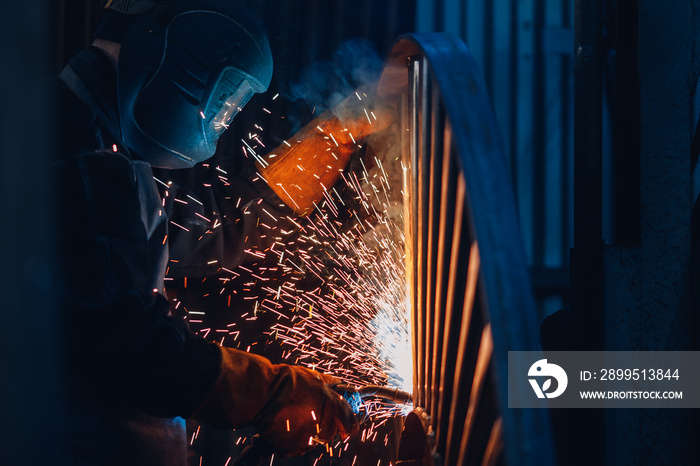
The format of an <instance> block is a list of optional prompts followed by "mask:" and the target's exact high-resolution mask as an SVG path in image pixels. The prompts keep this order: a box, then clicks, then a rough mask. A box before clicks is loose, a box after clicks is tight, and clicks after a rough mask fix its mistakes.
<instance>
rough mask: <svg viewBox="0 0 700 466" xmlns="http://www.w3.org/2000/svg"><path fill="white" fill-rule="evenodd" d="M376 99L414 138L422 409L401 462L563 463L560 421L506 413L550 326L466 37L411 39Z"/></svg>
mask: <svg viewBox="0 0 700 466" xmlns="http://www.w3.org/2000/svg"><path fill="white" fill-rule="evenodd" d="M377 97H378V99H380V100H385V101H387V100H388V101H390V100H392V99H393V100H394V104H395V106H396V107H397V108H398V109H399V112H398V113H399V115H400V117H399V124H400V125H401V126H400V130H401V133H402V135H403V136H402V144H401V146H402V147H401V153H402V154H401V157H402V166H403V168H404V173H405V175H404V196H405V199H404V203H405V207H404V211H405V220H406V221H405V224H406V251H407V255H406V260H407V273H408V283H409V292H410V300H411V309H412V311H411V312H412V330H413V356H414V406H415V407H416V410H415V411H414V413H412V414H411V415H409V417H408V418H407V420H406V425H405V429H404V437H405V438H406V441H405V442H404V441H403V438H402V443H401V445H400V446H399V463H397V464H429V463H430V461H432V462H433V464H436V465H445V466H447V465H471V464H518V465H528V464H532V465H534V464H537V465H542V464H552V463H553V462H554V453H553V445H552V439H551V433H550V429H549V420H548V417H547V413H546V412H543V411H536V410H514V409H508V408H507V399H508V382H509V381H508V378H507V358H508V351H513V350H535V349H537V340H536V337H537V325H536V317H535V309H534V302H533V299H532V295H531V290H530V285H529V278H528V272H527V268H526V265H525V260H524V255H523V252H522V245H521V237H520V234H519V227H518V221H517V214H516V208H515V202H514V196H513V193H512V188H511V185H510V182H509V177H508V168H507V163H506V158H505V156H504V154H503V150H502V148H501V146H500V141H499V136H498V132H497V130H496V125H495V120H494V117H493V112H492V110H491V105H490V102H489V99H488V96H487V92H486V89H485V86H484V82H483V78H482V76H481V73H480V71H479V69H478V67H477V66H476V64H475V62H474V60H473V58H472V57H471V55H470V53H469V51H468V49H467V48H466V46H465V45H464V43H463V42H462V41H461V39H459V38H457V37H456V36H452V35H448V34H421V35H405V36H401V37H400V38H399V39H398V40H397V41H396V43H395V45H394V47H393V49H392V51H391V52H390V54H389V56H388V57H387V60H386V62H385V68H384V71H383V73H382V77H381V80H380V84H379V87H378V91H377ZM510 389H511V390H521V389H522V390H529V387H528V385H527V381H526V377H523V378H522V380H511V381H510ZM416 426H418V427H419V428H418V430H420V428H421V427H422V429H423V432H424V434H425V438H424V439H422V440H421V441H416V440H415V438H416V433H415V429H416V428H417V427H416ZM423 444H424V445H423ZM428 458H430V459H428Z"/></svg>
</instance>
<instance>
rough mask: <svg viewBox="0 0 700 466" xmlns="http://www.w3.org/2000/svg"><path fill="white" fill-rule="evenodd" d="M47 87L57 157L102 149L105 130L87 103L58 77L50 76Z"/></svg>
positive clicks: (58, 159) (61, 158)
mask: <svg viewBox="0 0 700 466" xmlns="http://www.w3.org/2000/svg"><path fill="white" fill-rule="evenodd" d="M47 88H48V97H49V102H50V111H51V118H50V128H49V129H50V131H51V134H50V137H51V143H52V151H53V154H54V160H55V161H56V162H61V161H65V160H68V159H69V158H71V157H74V156H76V155H78V154H87V153H93V152H96V151H99V150H100V149H102V148H103V146H104V145H105V144H106V141H105V140H104V138H105V131H104V130H103V129H101V128H100V126H99V125H98V123H97V120H96V118H95V115H94V114H93V112H92V111H91V110H90V109H89V108H88V106H87V105H85V104H84V103H83V102H82V101H81V100H80V99H78V97H77V96H76V95H75V94H73V93H72V92H71V91H70V90H69V89H68V88H67V87H66V86H65V84H63V82H62V81H61V80H60V79H58V78H49V79H48V80H47Z"/></svg>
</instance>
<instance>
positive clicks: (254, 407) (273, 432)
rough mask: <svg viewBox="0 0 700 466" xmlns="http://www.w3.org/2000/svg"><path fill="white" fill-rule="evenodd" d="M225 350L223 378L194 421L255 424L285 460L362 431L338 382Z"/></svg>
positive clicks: (222, 365) (221, 375)
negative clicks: (359, 430)
mask: <svg viewBox="0 0 700 466" xmlns="http://www.w3.org/2000/svg"><path fill="white" fill-rule="evenodd" d="M220 350H221V353H222V355H221V372H220V375H219V378H218V379H217V381H216V383H215V385H214V389H213V390H212V392H211V394H210V395H209V396H208V398H207V399H206V400H205V401H204V402H203V403H202V404H201V405H200V406H199V407H198V408H197V409H196V410H195V411H194V413H193V414H192V415H191V416H190V418H193V419H197V420H201V421H206V422H209V423H210V424H212V425H214V426H219V427H233V428H236V427H242V426H247V425H253V426H255V427H257V429H258V430H259V432H260V435H261V436H262V437H263V438H264V439H265V440H267V442H268V443H270V444H271V445H272V446H273V447H274V449H275V450H276V451H277V452H278V453H280V454H282V455H284V456H297V455H301V454H303V453H305V452H306V451H309V450H311V449H312V448H314V447H315V446H316V443H328V442H330V441H331V439H332V438H333V437H334V436H335V435H336V433H340V434H341V436H342V437H348V436H352V435H354V434H356V433H357V431H358V429H359V426H358V423H357V421H356V420H355V416H354V414H353V412H352V410H351V408H350V406H349V405H348V404H347V403H346V402H345V401H344V400H343V399H342V398H341V397H340V396H339V395H338V394H337V393H335V392H334V391H333V390H331V389H330V388H329V385H335V384H337V383H338V382H339V380H338V379H335V378H334V377H331V376H328V375H325V374H321V373H319V372H316V371H312V370H310V369H306V368H304V367H300V366H289V365H286V364H272V363H270V361H268V360H267V359H265V358H263V357H261V356H257V355H254V354H250V353H245V352H242V351H238V350H235V349H231V348H225V347H220Z"/></svg>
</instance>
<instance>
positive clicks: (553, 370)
mask: <svg viewBox="0 0 700 466" xmlns="http://www.w3.org/2000/svg"><path fill="white" fill-rule="evenodd" d="M527 375H528V377H547V379H546V380H545V381H544V383H543V384H542V387H540V384H539V382H538V381H537V379H528V380H529V381H530V385H532V389H533V390H534V391H535V395H537V398H556V397H558V396H559V395H561V394H562V393H564V390H566V385H567V384H568V383H569V378H568V377H567V376H566V372H564V369H562V368H561V367H559V366H557V365H556V364H550V363H548V362H547V360H546V359H540V360H539V361H537V362H536V363H534V364H533V365H532V366H530V370H529V371H527ZM552 378H553V379H555V380H556V381H557V386H556V390H554V391H553V392H548V391H547V390H549V389H550V388H551V386H552Z"/></svg>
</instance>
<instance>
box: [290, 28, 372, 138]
mask: <svg viewBox="0 0 700 466" xmlns="http://www.w3.org/2000/svg"><path fill="white" fill-rule="evenodd" d="M381 68H382V60H381V59H380V58H379V54H378V53H377V50H376V47H375V46H374V44H373V43H372V42H370V41H369V40H366V39H361V38H356V39H350V40H347V41H345V42H343V43H341V44H340V46H339V47H338V49H337V50H336V51H335V52H333V54H332V56H331V57H330V59H328V60H323V61H318V62H315V63H313V64H311V65H309V66H307V67H306V68H304V69H303V70H302V71H301V73H300V74H299V78H298V80H296V81H294V82H292V83H291V84H290V85H289V89H288V91H287V92H286V94H287V95H286V97H287V99H288V100H289V101H291V102H293V103H294V104H295V105H296V106H298V107H305V110H302V109H301V108H300V109H299V111H300V112H301V111H306V112H309V111H310V112H311V113H313V115H312V117H313V116H316V115H320V114H321V113H323V112H324V111H325V110H328V109H329V108H333V107H335V106H336V105H337V104H339V103H340V102H342V101H343V100H344V99H345V98H346V97H348V96H349V95H351V94H352V93H353V92H355V90H356V89H357V88H359V87H361V86H363V85H365V84H368V83H372V82H375V81H377V80H378V79H379V74H380V72H381ZM290 116H291V115H290ZM300 118H303V116H302V115H300ZM298 127H301V124H299V125H298ZM295 129H298V128H295Z"/></svg>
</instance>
